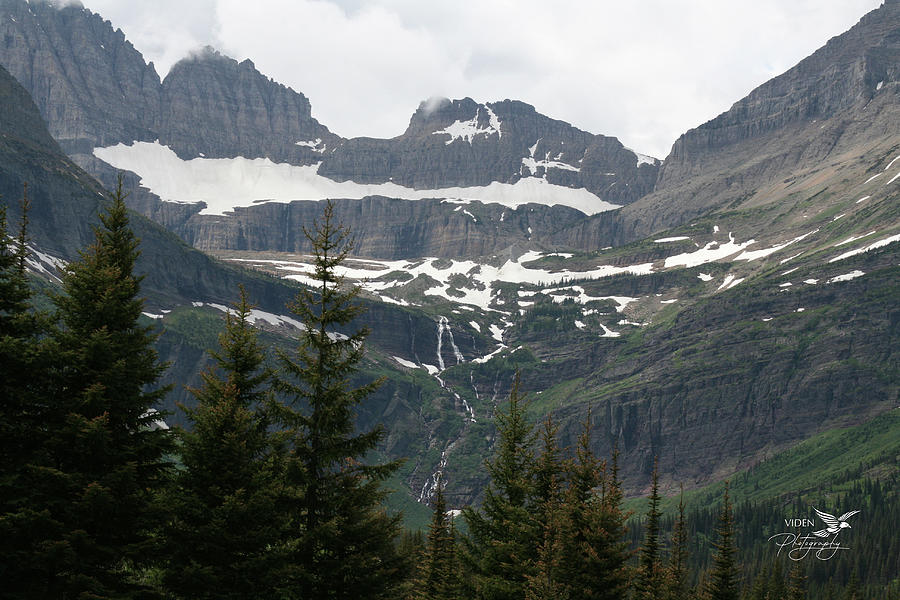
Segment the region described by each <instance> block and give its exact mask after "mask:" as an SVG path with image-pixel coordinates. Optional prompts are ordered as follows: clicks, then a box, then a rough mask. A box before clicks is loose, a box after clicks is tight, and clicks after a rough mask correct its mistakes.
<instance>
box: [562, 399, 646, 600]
mask: <svg viewBox="0 0 900 600" xmlns="http://www.w3.org/2000/svg"><path fill="white" fill-rule="evenodd" d="M590 440H591V416H590V414H588V417H587V419H586V421H585V424H584V428H583V430H582V433H581V435H580V436H579V439H578V444H577V446H576V448H575V459H574V460H572V461H570V462H569V469H568V470H569V473H568V479H569V487H568V489H567V491H566V496H565V504H564V507H563V511H564V514H565V521H564V523H565V528H566V529H565V530H564V532H563V569H562V570H563V580H564V582H565V584H566V586H567V588H568V589H569V590H570V594H571V597H573V598H597V599H604V600H606V599H609V600H614V599H615V600H618V599H620V598H622V597H623V596H624V595H625V594H626V593H627V589H628V573H627V562H628V559H629V552H628V550H627V544H626V542H625V540H624V538H625V520H626V515H625V514H624V513H623V512H622V509H621V503H622V488H621V482H620V481H619V479H618V451H617V450H615V451H614V452H613V456H612V460H611V464H609V465H607V464H606V463H605V462H603V461H600V460H598V459H597V458H596V457H595V456H594V454H593V452H592V451H591V448H590Z"/></svg>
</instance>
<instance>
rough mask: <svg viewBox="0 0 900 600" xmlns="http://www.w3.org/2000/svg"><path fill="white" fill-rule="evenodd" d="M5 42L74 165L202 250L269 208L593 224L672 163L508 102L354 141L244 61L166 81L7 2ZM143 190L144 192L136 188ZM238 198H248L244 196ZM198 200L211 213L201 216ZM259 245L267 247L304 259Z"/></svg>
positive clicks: (200, 62)
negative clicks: (345, 208) (454, 211)
mask: <svg viewBox="0 0 900 600" xmlns="http://www.w3.org/2000/svg"><path fill="white" fill-rule="evenodd" d="M0 35H2V36H3V39H4V44H2V45H0V64H2V65H4V66H5V67H6V68H7V69H8V70H9V71H10V72H11V73H12V74H13V75H14V76H15V77H16V78H17V79H18V80H19V81H20V82H21V83H22V85H23V86H24V87H25V88H26V89H27V90H28V91H29V92H30V93H31V94H32V95H33V97H34V99H35V102H36V103H37V105H38V107H39V109H40V110H41V114H42V115H43V116H44V118H45V119H46V121H47V123H48V126H49V129H50V131H51V134H52V135H53V136H54V138H56V139H57V140H58V141H59V143H60V145H61V146H62V148H63V149H64V151H65V152H66V153H67V154H69V155H70V156H71V157H72V158H73V160H75V161H76V162H77V163H78V164H79V165H81V166H82V167H84V168H85V169H86V170H88V171H89V172H90V173H91V174H93V175H94V176H96V177H98V178H99V179H100V180H101V181H103V182H104V183H106V184H107V185H109V184H110V183H111V182H112V180H113V179H114V169H125V170H129V171H133V172H134V173H136V174H137V176H136V177H134V178H130V179H129V185H131V186H132V187H133V188H134V190H135V193H134V194H133V195H132V198H131V205H132V206H133V207H134V208H136V209H137V210H140V211H141V212H142V213H144V214H145V215H147V216H150V217H151V218H153V219H154V220H156V221H157V222H160V223H163V224H164V225H166V226H167V227H168V228H170V229H172V230H173V231H176V232H177V233H178V234H179V235H181V236H183V237H184V238H185V239H188V240H189V241H190V242H191V243H195V242H196V243H197V244H198V245H199V246H201V247H204V248H215V249H228V248H227V247H226V246H223V245H222V243H219V244H218V245H217V246H212V245H211V240H215V239H222V240H226V239H233V238H234V237H235V235H234V233H233V230H234V229H235V228H244V227H246V225H245V224H244V223H240V222H239V223H235V222H233V221H232V217H231V215H230V214H228V215H226V214H225V213H230V212H231V211H232V210H233V209H234V208H236V207H244V208H248V209H249V208H252V207H253V206H254V205H256V204H258V203H259V202H267V201H273V200H274V201H277V202H290V201H293V200H321V199H324V198H326V197H330V198H362V197H365V196H383V197H388V198H400V199H416V200H417V199H420V198H449V199H451V200H454V199H460V198H466V199H477V200H481V201H483V202H498V203H500V204H503V205H506V206H508V207H511V208H515V207H517V206H520V205H522V204H526V203H536V204H539V205H541V206H544V205H547V204H555V205H563V206H569V207H573V208H575V209H577V210H579V211H581V212H583V213H586V214H593V213H596V212H599V211H603V210H609V209H611V208H614V207H616V206H621V205H624V204H628V203H631V202H633V201H635V200H636V199H638V198H640V197H641V196H642V195H644V194H646V193H647V192H649V191H651V190H652V189H653V186H654V184H655V182H656V178H657V172H658V169H659V161H657V160H656V159H652V158H650V157H646V156H642V155H639V154H637V153H635V152H633V151H632V150H629V149H627V148H624V147H623V146H622V144H621V143H620V142H619V141H618V140H616V139H615V138H611V137H606V136H602V135H594V134H591V133H588V132H584V131H581V130H579V129H576V128H574V127H572V126H571V125H569V124H568V123H564V122H562V121H557V120H553V119H549V118H547V117H545V116H543V115H540V114H539V113H537V112H536V111H535V109H534V108H533V107H531V106H529V105H527V104H524V103H522V102H516V101H509V100H506V101H503V102H495V103H477V102H475V101H474V100H471V99H469V98H466V99H463V100H454V101H450V100H447V99H431V100H429V101H427V102H424V103H423V104H422V105H421V106H420V107H419V109H418V110H417V111H416V112H415V113H414V114H413V116H412V118H411V120H410V124H409V127H408V128H407V130H406V132H404V133H403V134H402V135H400V136H398V137H396V138H392V139H388V140H378V139H370V138H356V139H343V138H340V137H338V136H336V135H334V134H332V133H331V132H330V131H329V130H328V129H327V128H326V127H325V126H324V125H321V124H320V123H318V121H316V120H315V119H314V118H313V117H312V115H311V108H310V104H309V101H308V100H307V99H306V97H304V96H303V95H302V94H300V93H298V92H295V91H293V90H291V89H290V88H287V87H285V86H283V85H281V84H279V83H277V82H275V81H273V80H271V79H270V78H267V77H266V76H264V75H263V74H261V73H260V72H259V71H257V70H256V68H255V67H254V65H253V63H252V62H251V61H249V60H245V61H243V62H241V63H238V62H237V61H235V60H233V59H230V58H228V57H225V56H223V55H221V54H219V53H218V52H216V51H215V50H213V49H212V48H205V49H203V50H201V51H199V52H197V53H196V54H194V55H192V56H190V57H188V58H185V59H184V60H182V61H180V62H178V63H177V64H176V65H175V66H174V67H173V68H172V70H171V71H170V73H169V74H168V75H167V76H166V78H165V80H164V81H162V82H160V81H159V77H158V75H157V74H156V71H155V69H154V67H153V65H152V64H146V63H145V62H144V60H143V58H142V57H141V55H140V54H139V53H138V52H137V51H136V50H135V49H134V47H133V46H131V44H130V43H129V42H127V41H126V40H125V39H124V35H123V34H122V33H121V31H120V30H113V27H112V25H111V24H110V23H109V22H108V21H104V20H103V19H102V18H101V17H100V16H98V15H96V14H94V13H91V12H90V11H88V10H86V9H85V8H83V7H82V6H80V5H77V4H75V5H72V4H67V5H65V6H61V7H58V6H55V5H52V4H48V3H44V2H35V3H29V2H26V1H25V0H2V1H0ZM137 142H140V143H141V144H137ZM148 145H149V146H148ZM171 153H174V155H175V156H172V154H171ZM98 157H99V158H100V160H98ZM176 157H177V158H176ZM214 159H231V161H230V162H227V161H225V162H223V161H218V162H217V161H215V160H214ZM267 161H268V162H267ZM161 163H165V164H166V166H167V167H169V169H168V170H171V168H172V167H174V168H176V170H180V171H186V172H189V173H191V174H196V173H197V172H198V171H202V172H203V173H204V175H205V176H206V177H207V178H208V180H209V181H217V182H220V185H218V186H213V185H208V186H205V187H203V188H202V189H199V190H198V189H185V187H186V186H184V185H179V186H178V187H176V189H174V190H172V189H162V188H161V187H160V186H159V185H158V184H157V182H156V177H157V176H158V175H159V173H158V168H159V166H160V164H161ZM272 163H274V164H276V165H278V169H275V170H274V171H273V169H271V168H270V167H271V166H272ZM110 165H112V168H111V167H110ZM290 167H297V168H298V169H291V168H290ZM284 171H291V175H290V178H291V179H293V180H294V181H296V180H298V179H299V180H302V181H301V183H302V184H301V185H296V184H295V185H286V184H285V182H284V178H283V177H280V176H279V173H283V172H284ZM162 177H163V178H164V179H166V180H167V181H170V182H172V183H178V184H183V183H184V181H183V180H181V179H178V178H175V181H174V182H173V181H172V179H173V178H172V177H170V176H169V174H168V172H167V173H165V174H163V175H162ZM235 177H237V178H238V179H239V181H238V182H237V185H235V181H234V178H235ZM196 179H197V178H196V177H191V180H192V181H196ZM141 180H143V184H142V185H143V186H144V188H147V189H144V190H140V189H138V188H139V182H140V181H141ZM241 183H243V184H244V185H243V186H242V185H241ZM250 183H252V186H250V187H249V188H248V184H250ZM354 184H358V185H354ZM235 189H237V190H238V191H240V192H241V194H242V195H241V197H240V200H238V199H235V198H231V197H232V196H234V192H235ZM148 191H149V192H150V193H147V192H148ZM160 198H162V200H164V201H167V202H162V203H161V202H159V199H160ZM229 198H230V200H231V201H229V200H228V199H229ZM198 201H204V202H205V203H206V207H205V209H204V210H203V211H202V213H201V209H203V208H204V207H203V205H202V204H198V203H197V202H198ZM183 203H191V206H189V207H186V206H184V204H183ZM214 203H215V206H213V204H214ZM411 209H413V207H412V205H409V204H408V203H399V204H395V205H393V206H392V208H391V210H392V211H404V212H405V214H406V218H407V220H410V221H412V220H414V219H419V218H421V217H422V214H421V213H419V214H415V215H413V211H412V210H411ZM253 212H254V210H249V211H247V212H246V213H245V214H246V215H247V216H246V217H245V218H246V219H249V220H250V221H254V222H255V223H256V226H257V227H258V223H260V222H261V221H262V220H264V219H265V218H266V216H262V217H257V216H254V215H252V213H253ZM197 213H201V214H197ZM206 214H214V215H216V216H217V217H218V218H216V219H207V218H204V217H205V215H206ZM223 217H224V218H223ZM342 217H343V215H342ZM349 217H350V215H348V220H349ZM376 218H377V215H364V216H363V218H362V219H361V220H362V221H363V222H369V223H371V222H374V221H375V219H376ZM435 218H436V221H434V222H433V223H432V222H430V223H426V224H425V225H426V227H427V228H429V229H439V228H440V227H441V222H442V221H444V220H446V219H447V215H446V214H443V213H442V214H440V215H437V216H436V217H435ZM545 218H548V219H553V218H554V217H553V216H551V215H550V214H547V215H546V217H545ZM218 227H221V232H219V231H216V229H217V228H218ZM198 230H202V233H198ZM524 231H525V230H522V231H515V232H511V231H507V232H506V234H504V235H502V236H500V237H501V239H500V240H498V241H491V240H490V238H491V237H496V236H495V235H489V234H486V233H485V232H481V231H473V232H471V237H472V240H471V242H467V244H465V245H467V246H469V247H472V248H478V247H482V246H484V247H490V248H492V249H494V248H505V247H508V246H510V245H511V244H514V243H522V242H528V241H529V240H528V237H529V236H528V235H523V232H524ZM198 236H199V237H198ZM263 237H266V236H263ZM269 237H272V238H277V237H278V236H277V235H273V236H269ZM258 242H259V240H258V239H257V240H256V243H254V244H253V246H252V247H253V248H254V249H257V250H277V251H293V250H297V248H296V247H292V246H290V245H281V246H276V245H275V244H274V243H273V244H272V245H264V244H263V245H261V244H259V243H258ZM405 245H408V244H407V240H404V239H398V240H397V243H396V244H395V245H394V246H393V248H391V249H389V250H388V251H387V252H385V254H383V255H384V256H400V255H404V250H403V248H404V247H405ZM455 248H458V245H456V246H455ZM360 250H361V251H362V250H363V249H362V248H360ZM447 252H448V253H447V255H448V256H449V250H448V251H447ZM405 256H408V257H411V256H412V255H410V254H408V253H406V254H405Z"/></svg>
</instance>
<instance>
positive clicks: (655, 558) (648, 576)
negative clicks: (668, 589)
mask: <svg viewBox="0 0 900 600" xmlns="http://www.w3.org/2000/svg"><path fill="white" fill-rule="evenodd" d="M651 481H652V486H651V489H650V505H649V508H648V509H647V524H646V525H645V527H644V531H645V533H644V544H643V546H641V550H640V565H639V567H638V574H637V582H636V585H635V587H636V589H637V597H638V598H639V599H644V600H659V599H660V598H662V597H663V592H664V589H663V585H662V582H663V570H662V563H661V560H660V556H659V554H660V551H659V518H660V512H659V461H658V460H656V459H654V461H653V474H652V476H651Z"/></svg>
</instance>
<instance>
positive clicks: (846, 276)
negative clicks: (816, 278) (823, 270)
mask: <svg viewBox="0 0 900 600" xmlns="http://www.w3.org/2000/svg"><path fill="white" fill-rule="evenodd" d="M863 275H865V273H863V272H862V271H860V270H858V269H857V270H855V271H850V272H849V273H844V274H843V275H837V276H835V277H832V278H831V279H829V280H828V281H826V282H825V283H838V282H840V281H850V280H851V279H856V278H857V277H862V276H863Z"/></svg>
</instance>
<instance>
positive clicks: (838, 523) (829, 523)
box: [812, 508, 859, 538]
mask: <svg viewBox="0 0 900 600" xmlns="http://www.w3.org/2000/svg"><path fill="white" fill-rule="evenodd" d="M813 510H814V511H816V514H817V515H819V518H820V519H822V521H823V522H824V523H825V525H826V527H825V529H820V530H818V531H813V532H812V534H813V535H815V536H818V537H821V538H823V537H828V536H829V535H834V534H837V533H838V532H840V531H841V530H842V529H847V528H849V527H850V523H848V522H847V519H849V518H850V517H852V516H853V515H855V514H856V513H858V512H859V511H858V510H851V511H850V512H845V513H844V514H842V515H841V516H839V517H835V516H834V515H829V514H828V513H825V512H822V511H821V510H819V509H818V508H813Z"/></svg>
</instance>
